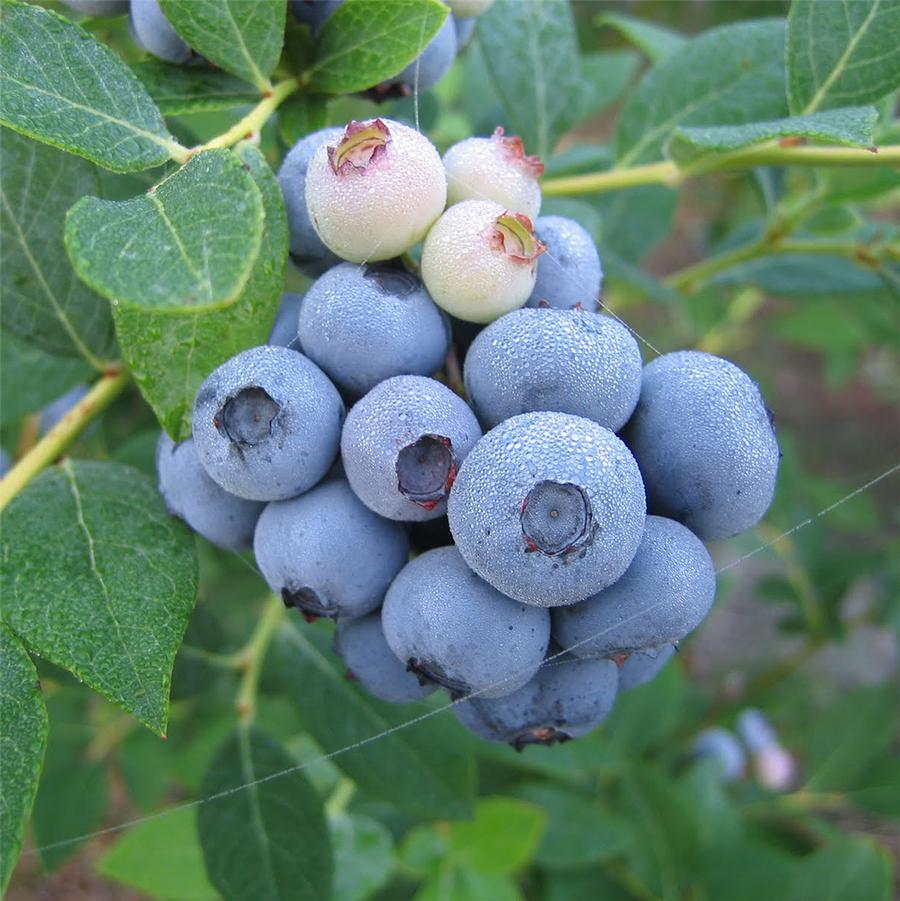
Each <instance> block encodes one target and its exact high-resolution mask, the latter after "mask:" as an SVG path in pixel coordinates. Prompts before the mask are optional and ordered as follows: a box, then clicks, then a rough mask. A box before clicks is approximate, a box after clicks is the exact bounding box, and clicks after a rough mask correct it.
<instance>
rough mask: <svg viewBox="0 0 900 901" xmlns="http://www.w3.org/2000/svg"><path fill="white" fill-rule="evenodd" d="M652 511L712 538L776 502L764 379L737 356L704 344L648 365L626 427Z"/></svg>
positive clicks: (746, 523) (752, 521) (774, 450)
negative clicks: (707, 349)
mask: <svg viewBox="0 0 900 901" xmlns="http://www.w3.org/2000/svg"><path fill="white" fill-rule="evenodd" d="M624 438H625V440H626V441H627V442H628V446H629V447H630V448H631V451H632V453H633V454H634V456H635V457H636V458H637V461H638V464H639V466H640V467H641V473H642V475H643V477H644V484H645V485H646V486H647V498H648V501H649V504H650V511H651V512H652V513H658V514H660V515H661V516H668V517H670V518H671V519H677V520H678V521H679V522H682V523H684V524H685V525H686V526H687V527H688V528H689V529H690V530H691V531H692V532H694V533H695V534H697V535H699V536H700V538H702V539H704V540H705V541H706V540H710V539H714V538H729V537H731V536H732V535H736V534H738V533H739V532H743V531H746V530H747V529H750V528H752V527H753V526H755V525H756V524H757V523H758V522H759V521H760V520H761V519H762V518H763V516H764V515H765V513H766V511H767V510H768V509H769V505H770V504H771V503H772V497H773V495H774V493H775V482H776V479H777V476H778V460H779V451H778V441H777V439H776V437H775V429H774V428H773V426H772V420H771V415H770V413H769V411H768V410H767V409H766V405H765V402H764V401H763V398H762V395H761V394H760V391H759V387H758V385H757V384H756V382H754V381H753V380H752V379H751V378H750V376H748V375H747V373H745V372H744V371H743V370H741V369H739V368H738V367H737V366H735V365H734V364H733V363H729V362H728V361H727V360H723V359H721V358H720V357H714V356H712V355H711V354H706V353H700V352H698V351H681V352H678V353H671V354H664V355H663V356H661V357H658V358H657V359H655V360H654V361H653V362H652V363H650V364H648V365H647V366H646V367H645V368H644V375H643V381H642V384H641V398H640V400H639V401H638V405H637V408H636V409H635V411H634V416H633V417H632V418H631V420H630V422H629V423H628V427H627V429H626V431H625V433H624Z"/></svg>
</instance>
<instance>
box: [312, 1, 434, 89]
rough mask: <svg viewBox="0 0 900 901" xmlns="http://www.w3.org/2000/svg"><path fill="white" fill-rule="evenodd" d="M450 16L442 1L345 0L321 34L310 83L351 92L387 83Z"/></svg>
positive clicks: (417, 53)
mask: <svg viewBox="0 0 900 901" xmlns="http://www.w3.org/2000/svg"><path fill="white" fill-rule="evenodd" d="M448 15H449V10H448V9H447V7H446V6H444V5H443V4H442V3H439V2H438V0H345V2H344V3H342V4H341V6H340V7H338V9H336V10H335V12H334V13H333V14H332V15H331V16H330V17H329V18H328V21H327V22H326V23H325V26H324V28H323V29H322V32H321V34H320V35H319V37H318V41H317V45H316V60H315V63H314V64H313V66H312V68H311V69H310V70H309V78H310V87H311V88H312V89H313V90H314V91H320V92H322V93H325V94H349V93H352V92H353V91H364V90H365V89H366V88H371V87H372V86H373V85H377V84H379V83H380V82H382V81H385V80H386V79H388V78H390V77H391V76H392V75H396V74H397V73H398V72H401V71H402V70H403V69H404V68H406V66H407V65H409V63H411V62H412V61H413V60H414V59H415V58H416V57H417V56H418V55H419V54H420V53H421V52H422V50H423V49H424V48H425V47H426V46H427V45H428V42H429V41H430V40H431V39H432V38H433V37H434V36H435V35H436V34H437V33H438V31H439V30H440V28H441V25H443V24H444V19H446V18H447V16H448Z"/></svg>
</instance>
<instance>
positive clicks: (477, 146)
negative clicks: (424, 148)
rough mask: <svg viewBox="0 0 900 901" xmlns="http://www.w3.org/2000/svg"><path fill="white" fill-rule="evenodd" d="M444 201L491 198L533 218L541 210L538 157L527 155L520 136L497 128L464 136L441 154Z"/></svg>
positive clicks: (540, 167)
mask: <svg viewBox="0 0 900 901" xmlns="http://www.w3.org/2000/svg"><path fill="white" fill-rule="evenodd" d="M444 169H445V170H446V172H447V203H449V204H454V203H459V202H460V201H461V200H493V201H494V202H495V203H499V204H500V205H501V206H503V207H505V208H506V209H508V210H512V211H513V212H515V213H524V214H525V215H526V216H529V217H530V218H532V219H534V218H535V217H536V216H537V214H538V213H539V212H540V211H541V187H540V185H539V184H538V178H540V176H541V175H542V174H543V172H544V164H543V163H542V162H541V160H540V157H537V156H526V155H525V148H524V145H523V144H522V139H521V138H518V137H515V136H514V135H513V136H510V137H507V136H506V135H504V133H503V129H502V128H499V127H498V128H497V129H496V131H495V132H494V134H493V135H492V136H491V137H489V138H466V139H465V140H464V141H460V142H459V143H458V144H454V145H453V146H452V147H451V148H450V149H449V150H448V151H447V152H446V153H445V154H444Z"/></svg>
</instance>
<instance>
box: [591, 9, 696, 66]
mask: <svg viewBox="0 0 900 901" xmlns="http://www.w3.org/2000/svg"><path fill="white" fill-rule="evenodd" d="M597 24H598V25H601V26H602V25H608V26H609V27H610V28H615V29H616V31H618V32H619V33H620V34H621V35H622V36H623V37H625V38H627V39H628V40H629V41H631V43H632V44H634V46H635V47H637V48H638V49H639V50H642V51H643V52H644V54H645V55H646V56H647V57H648V58H649V59H650V61H651V62H654V63H658V62H659V61H660V60H663V59H665V58H666V57H667V56H671V55H672V54H673V53H675V52H676V51H677V50H680V49H681V48H682V47H683V46H684V45H685V43H686V42H687V38H685V37H684V36H683V35H680V34H678V33H677V32H675V31H672V30H670V29H668V28H664V27H663V26H662V25H657V24H656V23H654V22H647V21H645V20H644V19H637V18H635V17H634V16H626V15H623V14H621V13H604V14H603V15H602V16H599V17H598V19H597Z"/></svg>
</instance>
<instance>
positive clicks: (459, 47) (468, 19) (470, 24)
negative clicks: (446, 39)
mask: <svg viewBox="0 0 900 901" xmlns="http://www.w3.org/2000/svg"><path fill="white" fill-rule="evenodd" d="M453 24H454V25H455V26H456V52H457V53H460V52H462V51H463V50H465V49H466V47H468V46H469V41H471V40H472V36H473V35H474V34H475V25H476V19H475V17H474V16H465V17H462V18H461V17H460V16H454V17H453Z"/></svg>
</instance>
